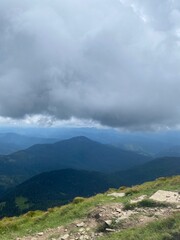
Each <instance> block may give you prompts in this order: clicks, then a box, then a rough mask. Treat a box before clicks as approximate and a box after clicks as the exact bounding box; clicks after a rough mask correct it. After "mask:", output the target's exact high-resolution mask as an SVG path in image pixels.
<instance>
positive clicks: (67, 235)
mask: <svg viewBox="0 0 180 240" xmlns="http://www.w3.org/2000/svg"><path fill="white" fill-rule="evenodd" d="M68 238H69V234H65V235H64V236H62V237H61V238H60V239H61V240H66V239H68Z"/></svg>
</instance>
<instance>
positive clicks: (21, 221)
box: [0, 176, 180, 240]
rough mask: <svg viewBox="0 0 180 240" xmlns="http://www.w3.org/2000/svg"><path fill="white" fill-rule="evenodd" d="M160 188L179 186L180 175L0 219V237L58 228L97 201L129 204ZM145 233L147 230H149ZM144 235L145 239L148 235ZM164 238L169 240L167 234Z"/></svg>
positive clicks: (78, 216)
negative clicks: (119, 195) (116, 195)
mask: <svg viewBox="0 0 180 240" xmlns="http://www.w3.org/2000/svg"><path fill="white" fill-rule="evenodd" d="M159 189H162V190H163V189H164V190H179V189H180V176H176V177H171V178H163V179H158V180H156V181H154V182H148V183H145V184H143V185H138V186H134V187H133V188H123V190H122V189H121V190H118V191H120V192H121V191H122V192H125V193H126V196H125V197H123V198H112V197H109V196H107V194H98V195H96V196H94V197H91V198H88V199H83V201H81V200H82V199H80V201H79V202H78V201H76V200H75V201H74V203H70V204H68V205H65V206H62V207H55V208H51V209H49V210H48V211H46V212H42V211H35V212H32V211H31V212H28V213H26V214H24V215H22V216H19V217H13V218H4V219H2V220H0V239H1V240H10V239H11V240H13V239H16V238H17V237H21V236H25V235H32V234H33V233H36V232H41V231H43V230H45V229H47V228H55V227H58V226H61V225H66V224H69V223H71V222H73V221H74V220H75V219H81V218H83V217H86V216H87V214H88V213H89V212H90V210H91V209H93V208H94V207H96V206H98V205H105V204H108V203H113V202H122V203H124V204H127V203H128V202H129V201H130V200H131V199H134V198H136V197H138V196H140V195H144V194H146V195H148V196H150V195H151V194H153V193H154V192H156V191H157V190H159ZM78 200H79V199H78ZM178 219H179V216H178V217H175V223H176V222H177V221H179V220H178ZM175 223H173V224H175ZM161 226H166V224H164V225H163V223H161ZM173 226H174V225H173ZM137 231H138V229H137ZM144 231H145V230H144ZM149 231H150V230H149ZM158 231H159V230H158ZM140 232H141V231H140ZM140 232H139V233H138V232H137V233H136V234H140ZM131 233H132V234H134V232H133V230H129V232H128V231H127V233H124V234H131ZM144 234H146V231H145V233H144ZM127 236H128V237H127V238H126V239H128V240H131V239H135V238H129V236H130V235H127ZM144 236H145V235H144ZM112 237H113V236H112ZM114 237H115V238H111V239H121V238H118V237H116V236H115V235H114ZM106 239H107V238H106ZM108 239H110V238H108ZM122 239H125V238H122ZM136 239H138V238H136ZM139 239H140V238H139ZM141 239H143V240H144V239H148V238H141ZM150 239H153V238H150ZM154 239H156V238H154ZM154 239H153V240H154ZM157 240H159V238H157ZM163 240H168V238H167V239H163Z"/></svg>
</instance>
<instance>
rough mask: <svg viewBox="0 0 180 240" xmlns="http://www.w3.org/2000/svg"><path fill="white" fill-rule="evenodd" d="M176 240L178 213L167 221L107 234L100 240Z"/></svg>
mask: <svg viewBox="0 0 180 240" xmlns="http://www.w3.org/2000/svg"><path fill="white" fill-rule="evenodd" d="M117 239H120V240H127V239H128V240H178V239H180V213H179V214H175V215H173V216H171V217H168V218H167V219H163V220H160V221H155V222H152V223H149V224H148V225H147V226H142V227H138V228H131V229H127V230H124V231H122V232H118V233H113V234H108V235H107V236H105V237H102V238H100V240H117Z"/></svg>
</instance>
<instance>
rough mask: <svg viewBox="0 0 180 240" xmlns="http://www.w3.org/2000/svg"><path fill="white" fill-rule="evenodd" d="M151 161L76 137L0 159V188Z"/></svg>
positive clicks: (146, 157) (145, 157) (120, 168)
mask: <svg viewBox="0 0 180 240" xmlns="http://www.w3.org/2000/svg"><path fill="white" fill-rule="evenodd" d="M150 160H151V158H150V157H148V156H145V155H141V154H138V153H135V152H131V151H126V150H122V149H119V148H117V147H114V146H110V145H106V144H101V143H98V142H96V141H92V140H90V139H88V138H86V137H75V138H71V139H68V140H63V141H59V142H57V143H53V144H37V145H34V146H32V147H30V148H28V149H26V150H21V151H18V152H15V153H13V154H10V155H7V156H5V155H4V156H0V188H1V191H3V190H2V188H3V187H5V188H7V187H8V185H11V187H12V186H13V184H14V185H17V184H18V183H20V182H22V181H24V180H26V179H28V178H30V177H32V176H35V175H37V174H40V173H42V172H46V171H51V170H58V169H66V168H73V169H79V170H80V169H81V170H88V171H100V172H114V171H117V170H119V171H121V170H126V169H128V168H131V167H133V166H136V165H139V164H143V163H146V162H148V161H150Z"/></svg>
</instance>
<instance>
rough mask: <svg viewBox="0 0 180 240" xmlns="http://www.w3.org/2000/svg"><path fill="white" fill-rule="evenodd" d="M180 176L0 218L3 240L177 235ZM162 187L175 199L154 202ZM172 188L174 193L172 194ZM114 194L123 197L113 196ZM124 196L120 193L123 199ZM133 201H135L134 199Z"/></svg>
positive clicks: (138, 238) (146, 238)
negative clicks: (63, 204)
mask: <svg viewBox="0 0 180 240" xmlns="http://www.w3.org/2000/svg"><path fill="white" fill-rule="evenodd" d="M179 189H180V176H176V177H170V178H161V179H158V180H156V181H154V182H147V183H145V184H143V185H138V186H134V187H133V188H123V189H121V190H120V189H119V190H111V191H110V192H107V193H105V194H98V195H96V196H94V197H92V198H87V199H83V198H79V199H76V200H75V201H74V202H73V203H70V204H68V205H66V206H63V207H56V208H53V209H49V210H48V211H46V212H41V211H35V212H29V213H27V214H25V215H22V216H19V217H14V218H4V219H2V220H0V236H1V239H2V240H9V239H11V240H15V239H19V240H30V239H36V240H49V239H54V240H59V239H61V240H64V239H66V240H70V239H77V240H81V239H89V240H91V239H94V240H96V239H99V238H100V239H103V240H104V239H111V240H116V239H120V240H121V239H122V240H125V239H130V240H142V239H143V240H152V239H156V240H164V239H175V240H177V239H179V237H180V228H179V227H180V211H179V207H178V206H179V201H180V196H179V193H178V191H179ZM158 190H161V191H162V192H163V191H164V190H165V193H166V194H170V195H171V196H172V197H173V196H174V195H175V194H176V196H177V198H176V199H175V202H173V203H172V204H171V203H169V202H170V200H171V198H169V197H168V198H166V199H167V201H166V200H165V202H161V201H162V200H161V199H157V200H156V201H154V200H151V199H150V198H151V196H155V195H154V193H156V192H157V191H158ZM170 191H173V192H172V193H171V192H170ZM113 194H116V195H118V196H119V197H117V196H116V197H112V195H113ZM120 196H121V197H120ZM132 202H133V203H132Z"/></svg>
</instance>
